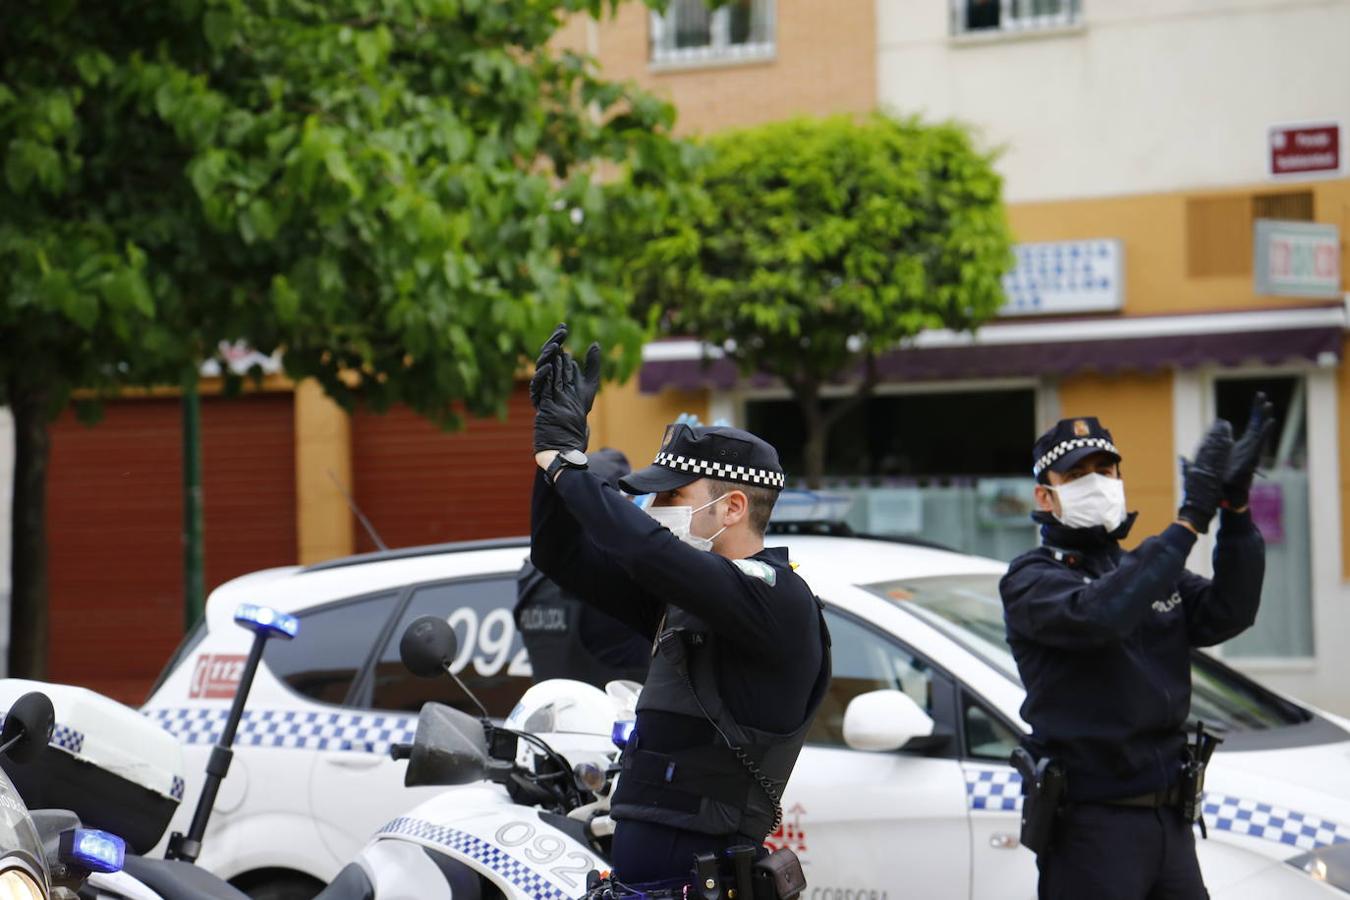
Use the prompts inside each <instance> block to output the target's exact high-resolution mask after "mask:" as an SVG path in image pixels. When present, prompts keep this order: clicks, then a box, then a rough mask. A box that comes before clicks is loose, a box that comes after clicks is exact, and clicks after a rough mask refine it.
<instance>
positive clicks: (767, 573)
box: [731, 559, 778, 587]
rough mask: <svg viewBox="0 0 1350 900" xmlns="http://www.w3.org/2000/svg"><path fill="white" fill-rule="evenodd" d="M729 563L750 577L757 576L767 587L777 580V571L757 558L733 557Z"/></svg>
mask: <svg viewBox="0 0 1350 900" xmlns="http://www.w3.org/2000/svg"><path fill="white" fill-rule="evenodd" d="M731 564H732V565H733V566H735V567H736V568H738V569H740V570H741V571H742V572H744V573H745V574H746V575H749V576H750V577H751V578H758V579H759V580H760V581H762V582H764V583H765V584H767V585H768V586H769V587H773V586H774V584H776V583H777V581H778V573H777V572H775V571H774V570H773V566H771V565H769V564H768V563H764V562H760V561H759V560H757V559H733V560H732V561H731Z"/></svg>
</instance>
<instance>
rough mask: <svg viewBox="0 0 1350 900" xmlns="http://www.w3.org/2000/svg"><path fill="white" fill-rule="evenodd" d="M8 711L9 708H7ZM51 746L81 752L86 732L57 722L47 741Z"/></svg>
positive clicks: (1, 722) (2, 722)
mask: <svg viewBox="0 0 1350 900" xmlns="http://www.w3.org/2000/svg"><path fill="white" fill-rule="evenodd" d="M6 712H8V710H6ZM4 725H5V717H4V716H3V715H0V728H3V727H4ZM47 743H48V744H49V745H50V746H53V747H60V748H61V749H62V750H68V751H70V752H71V753H79V752H80V751H81V750H83V749H84V732H82V731H79V730H77V729H75V728H71V727H70V726H69V725H62V724H61V723H60V722H57V723H56V724H55V725H54V726H53V727H52V736H51V740H49V741H47Z"/></svg>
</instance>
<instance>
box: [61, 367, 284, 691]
mask: <svg viewBox="0 0 1350 900" xmlns="http://www.w3.org/2000/svg"><path fill="white" fill-rule="evenodd" d="M181 415H182V414H181V410H180V407H179V403H178V401H177V399H138V400H115V401H111V402H109V403H107V404H106V406H105V411H104V416H103V419H102V420H101V421H100V422H99V423H98V424H97V425H95V426H94V427H92V428H89V427H86V426H84V425H81V424H79V423H78V422H77V421H76V420H75V418H74V416H73V415H72V414H71V413H70V412H66V413H63V414H62V416H61V417H60V418H59V419H58V420H57V421H56V422H54V423H53V424H52V456H51V465H50V469H49V472H48V482H47V540H48V552H49V556H48V572H49V589H50V598H51V600H50V604H51V625H50V627H51V632H50V657H49V677H50V678H51V680H53V681H60V682H68V683H72V684H80V685H84V686H86V687H90V688H93V689H94V690H97V691H99V692H101V693H105V694H108V695H109V696H112V697H115V698H116V699H118V700H121V701H123V702H126V703H131V704H133V705H134V704H139V703H140V702H141V701H142V700H143V699H144V697H145V693H146V691H147V689H148V688H149V686H150V684H151V682H152V681H153V680H154V677H155V675H156V674H157V673H158V672H159V669H160V668H161V667H162V666H163V665H164V662H165V661H166V660H167V659H168V656H169V654H170V653H171V652H172V650H173V648H174V647H175V646H176V645H177V643H178V641H179V640H180V639H181V637H182V634H183V544H182V524H183V505H182V490H183V479H182V472H183V467H182V456H181V454H182V430H181ZM294 431H295V426H294V412H293V401H292V395H291V394H290V393H284V394H255V395H250V396H247V397H241V398H235V399H224V398H204V399H203V401H202V494H203V502H204V506H205V512H204V520H205V525H204V528H205V537H206V546H205V557H206V559H205V563H206V572H205V578H206V588H207V591H208V592H209V591H210V590H211V589H212V588H214V587H215V586H217V585H218V584H220V583H221V582H223V581H227V580H229V579H230V578H233V577H235V576H238V575H242V574H245V573H246V572H251V571H254V570H256V569H261V568H266V567H268V566H275V565H287V564H293V563H294V562H295V559H296V533H295V450H294V446H295V434H294Z"/></svg>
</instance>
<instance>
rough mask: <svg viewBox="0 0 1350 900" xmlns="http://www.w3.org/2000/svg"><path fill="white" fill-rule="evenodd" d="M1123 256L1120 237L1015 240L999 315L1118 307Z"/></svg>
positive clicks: (1084, 310)
mask: <svg viewBox="0 0 1350 900" xmlns="http://www.w3.org/2000/svg"><path fill="white" fill-rule="evenodd" d="M1124 256H1125V254H1124V252H1123V250H1122V249H1121V245H1120V241H1116V240H1093V241H1049V242H1046V243H1039V244H1017V245H1016V246H1015V247H1013V258H1014V260H1015V261H1016V262H1015V264H1014V266H1013V270H1012V271H1011V272H1009V273H1008V274H1007V275H1004V276H1003V293H1004V294H1005V295H1006V297H1007V301H1006V302H1005V303H1004V304H1003V308H1002V309H1000V310H999V315H1002V316H1035V315H1056V314H1060V313H1085V312H1115V311H1117V310H1119V309H1120V308H1121V306H1122V305H1123V303H1124V299H1125V292H1124V291H1123V290H1122V275H1123V265H1124V264H1123V260H1124Z"/></svg>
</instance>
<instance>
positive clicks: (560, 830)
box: [316, 616, 805, 900]
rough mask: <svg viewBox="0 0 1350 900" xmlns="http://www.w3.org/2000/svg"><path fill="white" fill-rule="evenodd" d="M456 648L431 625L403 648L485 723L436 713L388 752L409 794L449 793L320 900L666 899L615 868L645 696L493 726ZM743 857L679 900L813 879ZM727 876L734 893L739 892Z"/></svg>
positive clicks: (696, 863)
mask: <svg viewBox="0 0 1350 900" xmlns="http://www.w3.org/2000/svg"><path fill="white" fill-rule="evenodd" d="M456 649H457V648H456V639H455V633H454V631H453V629H452V628H451V627H450V626H449V624H448V623H447V622H446V621H445V620H444V619H439V618H436V617H435V616H423V617H422V618H420V619H417V620H415V621H414V622H412V623H411V624H410V625H409V626H408V629H407V630H406V631H405V632H404V634H403V637H402V639H401V641H400V644H399V654H400V656H401V658H402V660H403V664H404V665H405V666H406V667H407V668H408V670H409V671H411V672H412V673H413V674H414V675H417V676H420V677H440V676H442V675H443V674H448V675H450V677H451V678H452V679H454V680H455V681H456V683H458V684H459V686H460V688H461V690H463V691H464V693H465V694H466V695H467V696H469V697H470V698H471V699H473V702H474V703H475V704H477V705H478V706H479V709H480V711H481V712H482V713H483V715H482V716H481V717H479V718H475V717H473V716H470V715H468V714H466V713H463V712H460V711H458V710H455V709H452V708H450V707H447V706H443V705H441V704H438V703H427V704H426V705H424V706H423V707H422V710H421V712H420V713H419V715H418V721H417V731H416V733H415V736H414V740H413V743H412V744H411V745H395V746H394V747H393V748H392V749H391V754H392V755H393V756H394V758H396V759H403V758H406V759H407V760H408V768H407V771H406V773H405V776H404V783H405V784H406V785H407V786H409V787H413V786H419V785H423V786H424V785H438V786H445V787H448V788H450V789H449V790H446V791H445V792H443V793H442V794H440V795H438V796H436V797H435V798H433V799H431V800H429V801H427V802H425V803H423V804H421V805H419V806H417V807H415V808H414V809H413V810H411V811H410V812H408V813H407V814H406V815H403V816H400V817H398V818H396V819H395V820H393V821H392V822H390V823H388V824H387V825H385V826H384V827H383V828H381V829H380V830H379V831H378V832H377V833H376V834H375V836H374V837H373V838H372V839H371V841H370V843H369V844H367V845H366V847H365V848H364V849H363V850H362V851H361V853H360V854H358V856H357V858H356V860H355V861H354V862H353V863H351V864H349V865H348V866H347V867H346V868H345V869H343V870H342V872H340V873H339V875H338V876H337V878H336V879H335V880H334V882H333V884H331V885H330V886H329V887H328V888H327V889H325V890H324V891H323V892H322V893H320V894H319V896H318V897H317V898H316V900H414V898H416V900H480V898H482V900H487V898H491V900H498V898H505V900H533V898H541V900H569V898H582V897H585V898H587V900H622V898H625V897H632V898H644V900H645V898H647V897H651V898H657V897H660V896H666V895H668V892H666V893H664V894H660V893H658V894H650V895H649V894H645V893H642V892H641V891H634V890H631V889H629V888H628V887H627V886H625V885H623V884H622V883H620V882H618V881H617V880H616V879H614V878H613V876H612V874H611V873H609V872H608V871H606V870H607V869H608V860H609V857H610V849H611V839H612V836H613V833H614V821H613V820H612V819H611V818H610V816H609V802H610V797H611V795H612V793H613V789H614V786H615V782H616V779H617V777H618V772H619V765H618V752H619V751H620V750H622V749H623V748H624V747H625V746H626V745H627V743H628V741H629V739H630V738H631V737H632V733H633V727H634V723H635V719H636V709H637V695H638V691H639V690H640V687H639V686H638V685H637V684H636V683H634V682H611V683H610V684H608V685H606V688H605V690H604V691H601V690H600V689H599V688H596V687H594V686H592V685H589V684H586V683H585V682H580V681H570V680H567V679H552V680H548V681H544V682H541V683H539V684H537V685H535V686H533V687H531V688H530V689H529V690H528V691H526V692H525V694H524V696H522V697H521V700H520V702H519V703H518V704H517V705H516V708H515V709H514V710H512V712H511V714H510V715H509V716H508V717H507V719H506V722H505V723H504V724H503V725H496V724H494V723H493V722H492V721H491V720H490V719H489V718H488V717H487V713H486V710H484V709H483V708H482V704H481V703H479V702H478V701H477V698H474V697H473V694H472V692H470V691H469V690H468V688H467V687H466V686H465V685H464V684H463V682H461V681H460V680H459V679H458V678H457V677H456V676H455V675H454V673H453V672H452V671H451V663H452V661H453V660H454V658H455V655H456ZM490 785H491V786H490ZM502 787H505V789H506V790H505V791H503V790H502V789H501V788H502ZM741 849H742V850H743V851H745V852H741V853H739V854H736V855H735V856H734V857H733V858H730V859H727V860H719V859H716V858H714V857H713V856H712V855H711V854H709V855H708V856H707V857H706V858H699V859H696V860H693V861H691V863H692V864H691V869H690V883H691V884H698V885H700V886H701V888H702V889H701V890H699V891H698V892H697V893H684V892H681V893H677V894H675V896H681V897H687V896H697V897H700V898H704V900H723V898H725V900H734V898H744V900H758V898H761V897H765V898H783V900H791V898H794V897H797V896H798V895H799V894H800V892H801V890H802V888H803V887H804V884H805V880H804V878H803V877H802V873H801V867H800V865H799V864H798V862H797V859H796V857H795V856H792V855H791V854H787V855H786V856H783V855H781V854H773V855H771V856H770V857H769V858H768V859H767V860H765V859H761V858H759V856H760V854H758V853H757V852H756V850H755V848H749V847H746V848H741ZM729 852H730V851H729ZM728 869H731V870H733V872H734V875H733V876H732V883H733V884H734V885H735V887H732V888H730V889H729V890H728V889H727V888H728V881H727V870H728Z"/></svg>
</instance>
